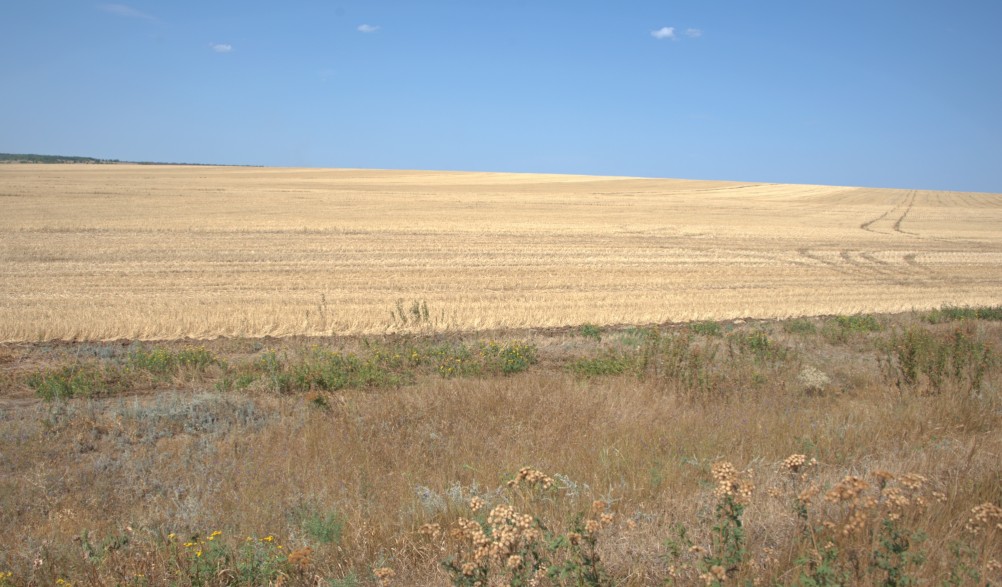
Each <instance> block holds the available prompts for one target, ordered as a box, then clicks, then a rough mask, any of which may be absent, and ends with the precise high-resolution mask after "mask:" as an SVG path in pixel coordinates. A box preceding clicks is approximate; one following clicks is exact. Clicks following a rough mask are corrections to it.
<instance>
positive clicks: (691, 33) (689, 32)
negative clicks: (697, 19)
mask: <svg viewBox="0 0 1002 587" xmlns="http://www.w3.org/2000/svg"><path fill="white" fill-rule="evenodd" d="M685 36H687V37H689V38H690V39H698V38H699V37H702V36H703V31H701V30H700V29H685Z"/></svg>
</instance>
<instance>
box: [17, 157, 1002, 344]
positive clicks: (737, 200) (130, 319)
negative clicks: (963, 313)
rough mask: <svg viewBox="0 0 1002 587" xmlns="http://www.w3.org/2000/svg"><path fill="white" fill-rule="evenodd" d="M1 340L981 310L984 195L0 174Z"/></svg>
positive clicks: (404, 175)
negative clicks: (402, 314)
mask: <svg viewBox="0 0 1002 587" xmlns="http://www.w3.org/2000/svg"><path fill="white" fill-rule="evenodd" d="M0 206H2V209H3V214H2V215H0V340H3V341H36V340H53V339H67V340H69V339H77V340H79V339H89V340H107V339H117V338H131V339H175V338H182V337H198V338H211V337H215V336H219V335H227V336H252V337H256V336H264V335H273V336H285V335H292V334H324V333H331V332H337V333H380V332H386V331H394V330H406V329H414V328H415V325H414V323H413V322H410V323H408V324H403V323H402V321H401V320H400V319H399V316H396V315H395V314H396V307H397V302H398V300H403V306H404V308H405V310H407V309H409V308H410V306H411V304H412V302H414V301H423V302H425V303H426V304H427V307H428V309H429V316H428V320H427V321H424V322H422V323H421V324H420V325H419V328H424V329H427V328H436V329H439V330H443V329H459V330H470V329H485V328H512V327H542V326H556V325H568V324H584V323H593V324H616V323H620V324H650V323H663V322H666V321H672V320H675V321H679V320H690V319H723V318H734V317H784V316H795V315H817V314H826V313H853V312H858V311H902V310H909V309H912V308H931V307H935V306H939V305H941V304H943V303H953V304H998V303H999V302H1000V301H1002V299H1000V298H999V294H998V292H999V291H1002V271H1000V270H999V267H1002V239H1000V233H999V231H998V227H999V226H1000V225H1002V197H1000V196H999V195H997V194H970V193H955V192H923V191H905V190H876V189H857V188H840V187H825V186H794V185H773V184H747V183H729V182H706V181H684V180H653V179H636V178H614V177H584V176H547V175H528V174H526V175H515V174H488V173H445V172H410V171H360V170H303V169H255V168H215V167H212V168H208V167H187V168H186V167H156V166H129V165H115V166H101V165H96V166H87V165H67V166H61V165H3V166H0Z"/></svg>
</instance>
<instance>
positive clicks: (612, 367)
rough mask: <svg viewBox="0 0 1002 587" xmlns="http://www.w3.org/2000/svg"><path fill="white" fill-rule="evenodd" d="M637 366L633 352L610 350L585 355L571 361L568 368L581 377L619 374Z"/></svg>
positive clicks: (632, 369)
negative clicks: (600, 353) (596, 355)
mask: <svg viewBox="0 0 1002 587" xmlns="http://www.w3.org/2000/svg"><path fill="white" fill-rule="evenodd" d="M636 368H637V357H636V355H635V354H625V353H621V352H614V351H610V352H607V353H605V354H603V355H601V356H598V357H586V358H581V359H576V360H574V361H573V362H571V364H570V366H569V369H570V370H571V372H572V373H574V374H576V375H580V376H582V377H601V376H605V375H621V374H623V373H626V372H628V371H634V370H636Z"/></svg>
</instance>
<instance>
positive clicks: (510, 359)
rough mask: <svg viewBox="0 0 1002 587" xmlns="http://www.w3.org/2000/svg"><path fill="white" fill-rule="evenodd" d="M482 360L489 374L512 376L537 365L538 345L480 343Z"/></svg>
mask: <svg viewBox="0 0 1002 587" xmlns="http://www.w3.org/2000/svg"><path fill="white" fill-rule="evenodd" d="M480 358H481V360H482V361H483V365H484V370H485V371H487V372H489V373H502V374H504V375H511V374H514V373H521V372H522V371H525V370H526V369H528V368H529V366H531V365H534V364H536V345H534V344H531V343H526V342H520V341H512V342H503V343H499V342H496V341H493V340H492V341H489V342H486V343H480Z"/></svg>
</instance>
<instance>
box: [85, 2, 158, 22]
mask: <svg viewBox="0 0 1002 587" xmlns="http://www.w3.org/2000/svg"><path fill="white" fill-rule="evenodd" d="M98 8H100V9H101V10H103V11H105V12H107V13H108V14H114V15H117V16H125V17H128V18H141V19H143V20H156V17H155V16H151V15H149V14H146V13H145V12H142V11H139V10H136V9H135V8H133V7H131V6H126V5H125V4H100V5H98Z"/></svg>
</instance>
